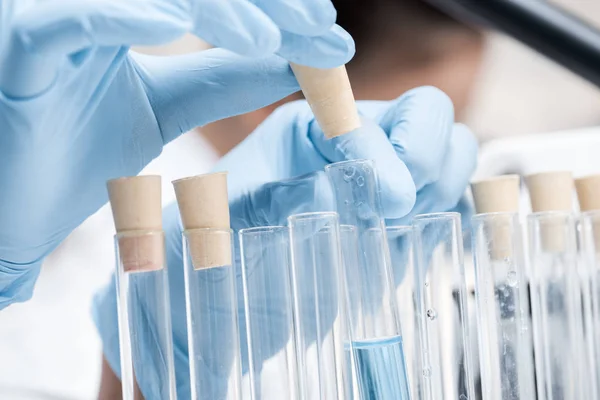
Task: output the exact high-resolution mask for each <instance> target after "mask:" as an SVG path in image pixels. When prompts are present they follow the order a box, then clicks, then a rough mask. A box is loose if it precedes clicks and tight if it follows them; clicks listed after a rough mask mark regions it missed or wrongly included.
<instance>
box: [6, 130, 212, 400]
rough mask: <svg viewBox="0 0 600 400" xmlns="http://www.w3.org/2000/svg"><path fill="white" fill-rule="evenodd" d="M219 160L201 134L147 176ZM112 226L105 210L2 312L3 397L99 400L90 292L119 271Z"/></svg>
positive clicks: (189, 171) (179, 143) (186, 171)
mask: <svg viewBox="0 0 600 400" xmlns="http://www.w3.org/2000/svg"><path fill="white" fill-rule="evenodd" d="M216 159H217V156H216V154H215V153H214V152H213V151H212V149H211V148H210V147H209V145H208V144H207V143H206V142H205V141H204V140H203V139H202V138H201V136H200V135H199V134H197V133H189V134H187V135H184V136H182V137H180V138H179V139H177V140H175V141H174V142H173V143H170V144H169V145H168V146H167V147H166V148H165V150H164V152H163V154H161V156H160V157H159V158H157V159H156V160H155V161H153V162H152V163H151V164H150V165H149V166H148V167H147V168H146V169H145V170H144V171H143V173H146V174H160V175H162V177H163V204H166V203H170V202H171V201H173V200H174V199H175V194H174V192H173V189H172V185H171V181H172V180H174V179H178V178H182V177H185V176H190V175H195V174H200V173H205V172H208V171H209V170H210V168H211V166H212V165H213V164H214V162H215V161H216ZM113 234H114V227H113V222H112V216H111V213H110V207H109V206H108V205H107V206H105V207H103V208H102V209H101V210H100V211H98V212H97V213H96V214H95V215H93V216H92V217H90V218H89V219H88V220H87V221H86V222H85V223H84V224H83V225H81V226H80V227H79V228H78V229H77V230H75V232H73V234H71V236H69V238H68V239H67V240H66V241H65V242H64V243H63V245H61V247H59V248H58V249H57V250H56V251H55V252H54V253H53V254H52V255H51V257H49V258H48V260H47V261H46V263H45V264H44V266H43V268H42V273H41V275H40V278H39V281H38V283H37V286H36V289H35V293H34V296H33V298H32V300H31V301H29V302H27V303H24V304H16V305H13V306H11V307H8V308H7V309H5V310H4V311H2V312H1V313H0V399H3V400H4V399H6V400H40V399H44V400H51V399H81V400H87V399H94V398H95V397H96V395H97V387H98V384H99V378H100V366H101V342H100V338H99V337H98V335H97V333H96V329H95V327H94V324H93V322H92V318H91V313H90V309H91V301H92V296H93V294H94V293H95V292H96V291H97V290H98V289H99V288H100V287H102V286H103V285H105V284H106V282H107V281H108V279H109V277H110V274H111V272H112V270H113V268H114V259H113V257H114V248H113V239H112V235H113Z"/></svg>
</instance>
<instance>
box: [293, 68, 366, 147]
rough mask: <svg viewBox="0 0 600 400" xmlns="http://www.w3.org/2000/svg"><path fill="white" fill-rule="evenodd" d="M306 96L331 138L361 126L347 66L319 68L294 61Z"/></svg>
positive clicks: (320, 123)
mask: <svg viewBox="0 0 600 400" xmlns="http://www.w3.org/2000/svg"><path fill="white" fill-rule="evenodd" d="M290 65H291V67H292V70H293V71H294V75H296V79H297V80H298V83H299V84H300V87H301V88H302V92H303V93H304V97H305V98H306V100H307V101H308V104H309V105H310V108H311V109H312V111H313V113H314V114H315V118H316V119H317V122H318V123H319V126H320V127H321V129H323V132H324V133H325V136H326V137H327V138H329V139H331V138H334V137H336V136H340V135H343V134H345V133H348V132H350V131H353V130H355V129H357V128H360V126H361V123H360V117H359V116H358V110H357V108H356V103H355V101H354V94H353V93H352V87H351V86H350V80H349V79H348V73H347V72H346V67H345V66H343V65H342V66H340V67H337V68H332V69H319V68H313V67H307V66H304V65H298V64H293V63H290Z"/></svg>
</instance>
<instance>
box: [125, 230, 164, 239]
mask: <svg viewBox="0 0 600 400" xmlns="http://www.w3.org/2000/svg"><path fill="white" fill-rule="evenodd" d="M164 234H165V231H164V230H162V229H135V230H130V231H122V232H117V233H115V235H114V237H115V238H117V239H120V238H123V237H134V236H152V235H163V236H164Z"/></svg>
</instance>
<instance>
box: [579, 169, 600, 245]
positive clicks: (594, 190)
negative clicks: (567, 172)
mask: <svg viewBox="0 0 600 400" xmlns="http://www.w3.org/2000/svg"><path fill="white" fill-rule="evenodd" d="M575 189H576V190H577V198H578V200H579V209H580V210H581V212H587V211H600V174H599V175H590V176H586V177H583V178H579V179H576V180H575ZM592 229H593V235H594V246H595V248H596V252H600V219H598V218H593V221H592Z"/></svg>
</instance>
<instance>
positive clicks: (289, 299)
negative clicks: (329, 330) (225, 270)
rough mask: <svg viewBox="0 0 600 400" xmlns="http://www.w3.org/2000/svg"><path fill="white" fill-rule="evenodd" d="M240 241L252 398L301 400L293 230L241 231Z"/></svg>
mask: <svg viewBox="0 0 600 400" xmlns="http://www.w3.org/2000/svg"><path fill="white" fill-rule="evenodd" d="M239 240H240V249H241V261H242V278H243V286H244V299H245V302H244V303H245V304H244V305H245V312H246V334H247V343H248V358H249V359H248V368H249V371H248V375H249V378H250V399H251V400H261V399H289V400H298V399H300V393H299V386H298V385H299V382H298V381H299V379H298V365H297V359H296V334H295V330H294V313H293V310H294V304H293V303H294V299H293V296H292V278H291V258H290V240H289V230H288V228H287V227H283V226H270V227H260V228H249V229H242V230H241V231H240V232H239ZM315 398H318V397H315Z"/></svg>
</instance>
